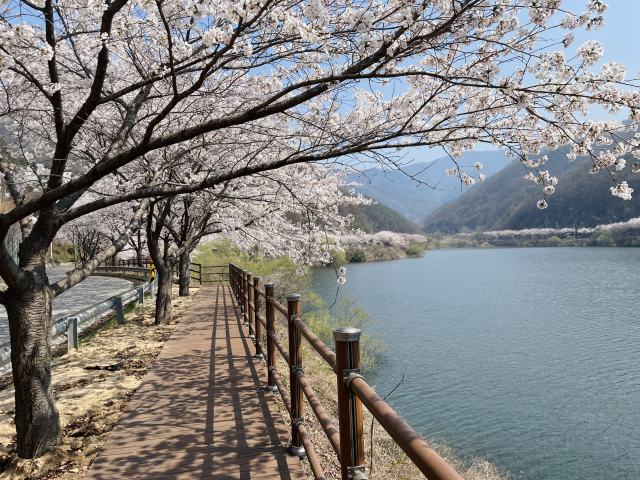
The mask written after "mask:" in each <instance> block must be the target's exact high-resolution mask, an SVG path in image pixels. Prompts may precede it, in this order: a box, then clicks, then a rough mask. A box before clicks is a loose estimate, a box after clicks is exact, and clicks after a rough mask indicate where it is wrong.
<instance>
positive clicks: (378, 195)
mask: <svg viewBox="0 0 640 480" xmlns="http://www.w3.org/2000/svg"><path fill="white" fill-rule="evenodd" d="M475 162H480V163H482V164H483V166H484V168H483V169H482V172H476V171H475V170H474V169H473V166H474V165H475ZM507 163H509V159H508V158H506V157H505V154H504V152H503V151H490V152H489V151H487V152H467V153H466V154H465V155H464V156H463V157H462V158H460V159H458V164H459V165H461V166H462V165H465V166H469V167H470V168H468V170H473V172H474V173H483V174H484V175H485V176H487V177H490V176H491V175H493V174H495V173H496V172H498V171H499V170H500V169H501V168H502V167H504V166H505V165H506V164H507ZM453 166H454V164H453V163H452V162H451V160H450V159H449V158H441V159H438V160H435V161H432V162H419V163H412V164H409V165H407V166H405V167H403V168H402V171H398V170H393V171H383V170H381V169H377V168H374V169H370V170H368V171H366V172H363V173H358V174H353V175H351V176H349V178H348V181H352V182H358V183H361V184H363V186H362V187H359V188H356V191H358V192H360V193H362V194H364V195H367V196H369V197H371V198H374V199H375V200H377V201H379V202H381V203H383V204H385V205H387V206H389V207H391V208H392V209H394V210H396V211H398V212H400V213H401V214H402V215H404V216H405V217H407V218H408V219H410V220H412V221H414V222H421V221H422V220H424V219H425V218H426V217H427V216H428V215H429V214H430V213H432V212H434V211H435V210H437V209H438V208H440V207H441V206H442V205H444V204H446V203H448V202H450V201H452V200H455V199H456V198H458V197H460V195H462V194H463V193H464V192H465V191H466V190H469V187H465V188H464V190H463V189H461V187H460V181H459V180H458V179H457V178H456V177H455V176H451V177H447V176H445V170H446V169H447V168H451V167H453ZM416 180H418V181H416ZM425 184H426V185H425ZM472 188H473V187H472ZM375 230H376V231H379V230H381V229H380V228H375Z"/></svg>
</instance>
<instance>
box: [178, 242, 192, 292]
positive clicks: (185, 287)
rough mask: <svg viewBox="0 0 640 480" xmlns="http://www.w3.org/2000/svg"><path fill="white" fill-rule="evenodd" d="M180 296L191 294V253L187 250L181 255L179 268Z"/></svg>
mask: <svg viewBox="0 0 640 480" xmlns="http://www.w3.org/2000/svg"><path fill="white" fill-rule="evenodd" d="M178 281H179V284H180V296H181V297H188V296H189V284H190V283H191V255H190V254H189V252H188V251H187V250H185V251H184V252H182V255H180V270H179V280H178Z"/></svg>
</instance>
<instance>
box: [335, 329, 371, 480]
mask: <svg viewBox="0 0 640 480" xmlns="http://www.w3.org/2000/svg"><path fill="white" fill-rule="evenodd" d="M360 334H361V331H360V330H358V329H357V328H354V327H340V328H337V329H335V330H334V331H333V339H334V340H335V343H336V376H337V377H338V418H339V423H340V454H341V458H340V463H341V465H342V479H343V480H347V479H349V480H356V479H358V480H366V479H367V476H366V473H365V468H364V435H363V430H362V402H361V401H360V399H359V398H358V397H356V396H355V394H354V393H353V392H351V390H350V389H349V385H350V383H351V379H352V378H353V377H354V376H360ZM349 375H352V377H349ZM347 378H349V381H347Z"/></svg>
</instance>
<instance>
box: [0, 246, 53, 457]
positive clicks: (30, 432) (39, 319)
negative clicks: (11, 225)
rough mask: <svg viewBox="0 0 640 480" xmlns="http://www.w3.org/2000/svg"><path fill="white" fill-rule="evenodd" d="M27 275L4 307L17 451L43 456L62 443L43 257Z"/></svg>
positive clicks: (23, 453)
mask: <svg viewBox="0 0 640 480" xmlns="http://www.w3.org/2000/svg"><path fill="white" fill-rule="evenodd" d="M41 260H42V261H41V262H39V265H36V266H35V267H34V269H33V270H31V271H30V272H29V275H30V279H29V285H28V286H25V287H26V288H25V289H24V290H22V289H21V291H20V292H16V291H13V292H12V291H11V289H10V290H9V291H8V292H7V293H9V295H8V298H9V301H8V302H7V304H6V305H5V307H6V309H7V315H8V317H9V331H10V334H11V363H12V369H13V383H14V386H15V399H16V415H15V422H16V430H17V453H18V456H19V457H21V458H35V457H39V456H40V455H42V454H43V453H44V452H46V451H47V450H48V449H49V448H50V447H52V446H54V445H56V444H58V443H59V442H60V439H61V428H60V418H59V414H58V409H57V408H56V405H55V399H54V396H53V389H52V386H51V303H52V301H53V291H52V290H51V288H50V287H49V282H48V279H47V277H46V273H45V264H44V256H43V257H42V259H41Z"/></svg>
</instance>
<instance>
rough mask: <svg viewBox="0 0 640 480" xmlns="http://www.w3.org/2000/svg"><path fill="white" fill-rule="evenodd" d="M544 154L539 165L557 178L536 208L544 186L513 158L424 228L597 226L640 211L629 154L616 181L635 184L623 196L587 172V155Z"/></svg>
mask: <svg viewBox="0 0 640 480" xmlns="http://www.w3.org/2000/svg"><path fill="white" fill-rule="evenodd" d="M544 154H546V155H547V156H548V157H549V161H548V162H547V163H546V164H545V165H544V166H543V167H542V168H543V169H544V170H549V173H550V174H551V175H552V176H556V177H557V178H558V185H556V191H555V193H554V194H553V195H549V196H548V198H547V202H548V204H549V206H548V207H547V208H546V209H544V210H540V209H538V208H537V207H536V201H537V200H540V199H541V198H542V196H543V195H542V189H541V188H540V186H539V185H536V184H535V183H533V182H531V181H530V180H525V179H524V178H523V176H524V174H525V169H524V166H523V165H522V164H521V163H520V162H519V161H518V160H514V161H512V162H511V163H509V164H508V165H507V166H506V167H504V168H503V169H502V170H501V171H499V172H498V173H496V174H495V175H493V176H492V177H491V178H488V179H487V180H486V181H485V182H484V183H483V184H480V185H477V186H476V187H475V188H473V189H470V190H469V191H467V192H466V193H465V194H464V195H462V196H460V197H458V198H457V199H455V200H453V201H452V202H450V203H448V204H447V205H444V206H443V207H441V208H440V209H439V210H438V211H435V212H433V213H432V214H431V215H429V216H428V217H427V218H426V219H425V220H424V222H423V229H424V231H425V232H427V233H431V232H436V231H440V232H444V233H457V232H460V231H461V230H464V229H470V230H475V229H481V230H485V231H486V230H521V229H524V228H546V227H553V228H558V227H573V226H574V225H577V226H578V227H581V226H582V227H595V226H597V225H600V224H607V223H615V222H621V221H627V220H629V219H631V218H635V217H638V216H640V176H638V175H634V174H632V173H631V168H632V167H631V163H633V161H634V159H633V158H632V157H629V158H627V166H626V168H625V169H624V170H622V171H621V172H619V176H618V181H622V180H626V181H627V182H628V184H629V186H630V187H631V188H633V189H635V192H634V195H633V198H632V199H631V200H628V201H625V200H622V199H620V198H618V197H614V196H613V195H611V191H610V187H611V186H613V185H614V183H613V182H612V180H611V178H610V177H609V174H608V173H606V172H600V173H598V174H595V175H593V174H589V173H588V170H589V168H590V166H591V165H590V164H591V162H590V160H589V159H588V158H587V157H579V158H578V159H577V160H576V161H575V162H569V161H568V160H567V157H566V150H562V149H560V150H557V151H546V152H544Z"/></svg>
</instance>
